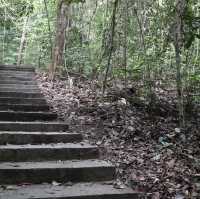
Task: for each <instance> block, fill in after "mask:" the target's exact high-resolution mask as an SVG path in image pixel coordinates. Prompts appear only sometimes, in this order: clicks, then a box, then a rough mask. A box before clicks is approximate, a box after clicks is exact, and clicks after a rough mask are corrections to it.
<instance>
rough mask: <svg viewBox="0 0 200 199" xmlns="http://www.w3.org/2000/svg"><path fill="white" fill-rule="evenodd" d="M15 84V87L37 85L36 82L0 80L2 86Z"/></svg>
mask: <svg viewBox="0 0 200 199" xmlns="http://www.w3.org/2000/svg"><path fill="white" fill-rule="evenodd" d="M5 84H14V85H21V84H22V85H37V82H36V81H17V80H10V81H9V80H0V85H5Z"/></svg>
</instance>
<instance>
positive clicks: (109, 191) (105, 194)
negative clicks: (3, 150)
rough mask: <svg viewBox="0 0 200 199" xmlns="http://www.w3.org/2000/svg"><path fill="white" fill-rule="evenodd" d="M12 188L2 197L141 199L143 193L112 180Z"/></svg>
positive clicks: (1, 194)
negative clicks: (122, 187) (120, 185)
mask: <svg viewBox="0 0 200 199" xmlns="http://www.w3.org/2000/svg"><path fill="white" fill-rule="evenodd" d="M11 187H12V188H13V190H3V189H2V191H0V198H2V199H30V198H33V199H141V198H145V197H143V196H144V194H142V193H139V192H134V191H133V190H132V189H130V188H127V187H125V188H124V189H116V188H114V186H113V183H112V182H92V183H76V184H71V186H69V185H68V186H67V184H66V185H61V186H53V185H52V184H46V185H30V186H21V187H19V186H16V185H12V186H11Z"/></svg>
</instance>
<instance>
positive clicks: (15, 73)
mask: <svg viewBox="0 0 200 199" xmlns="http://www.w3.org/2000/svg"><path fill="white" fill-rule="evenodd" d="M0 76H2V77H5V76H7V77H23V76H26V77H35V76H36V73H35V72H26V71H9V70H8V71H7V70H1V71H0Z"/></svg>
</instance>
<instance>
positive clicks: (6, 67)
mask: <svg viewBox="0 0 200 199" xmlns="http://www.w3.org/2000/svg"><path fill="white" fill-rule="evenodd" d="M0 70H2V71H3V70H10V71H32V72H34V71H35V68H33V67H25V66H15V65H5V64H1V65H0Z"/></svg>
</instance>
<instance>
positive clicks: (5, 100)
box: [0, 97, 47, 105]
mask: <svg viewBox="0 0 200 199" xmlns="http://www.w3.org/2000/svg"><path fill="white" fill-rule="evenodd" d="M0 104H28V105H35V104H38V105H47V102H46V100H45V99H44V98H21V97H0Z"/></svg>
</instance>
